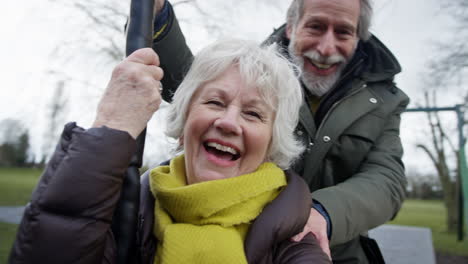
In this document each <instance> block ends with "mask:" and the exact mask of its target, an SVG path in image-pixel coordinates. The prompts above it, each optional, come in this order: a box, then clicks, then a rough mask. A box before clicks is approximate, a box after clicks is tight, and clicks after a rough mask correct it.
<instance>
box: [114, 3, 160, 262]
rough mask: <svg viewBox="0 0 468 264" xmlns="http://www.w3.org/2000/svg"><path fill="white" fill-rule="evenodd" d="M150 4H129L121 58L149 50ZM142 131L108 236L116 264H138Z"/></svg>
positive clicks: (143, 145) (143, 140) (151, 10)
mask: <svg viewBox="0 0 468 264" xmlns="http://www.w3.org/2000/svg"><path fill="white" fill-rule="evenodd" d="M153 8H154V0H132V2H131V5H130V18H129V20H128V23H127V38H126V48H125V55H126V56H129V55H130V54H132V53H133V52H134V51H135V50H138V49H141V48H146V47H151V43H152V39H153ZM145 138H146V128H145V129H144V130H143V131H142V132H141V134H140V135H139V136H138V137H137V149H136V152H135V153H134V154H133V156H132V159H131V161H130V164H129V167H128V169H127V172H126V173H125V177H124V180H123V184H122V190H121V194H120V200H119V202H118V203H117V207H116V209H115V212H114V217H113V220H112V232H113V234H114V237H115V241H116V244H117V263H118V264H128V263H139V254H138V250H137V243H136V241H137V237H136V234H137V228H138V208H139V204H140V171H139V168H141V165H142V163H143V150H144V147H145Z"/></svg>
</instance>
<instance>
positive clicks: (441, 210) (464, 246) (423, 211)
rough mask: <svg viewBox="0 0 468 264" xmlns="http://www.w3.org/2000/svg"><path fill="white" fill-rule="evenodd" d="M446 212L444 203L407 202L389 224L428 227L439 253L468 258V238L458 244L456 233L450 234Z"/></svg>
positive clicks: (431, 201)
mask: <svg viewBox="0 0 468 264" xmlns="http://www.w3.org/2000/svg"><path fill="white" fill-rule="evenodd" d="M445 216H446V210H445V207H444V204H443V203H442V201H433V200H430V201H426V200H406V201H405V202H404V203H403V207H402V209H401V211H400V213H399V214H398V216H397V217H396V219H395V220H393V221H391V222H389V224H395V225H405V226H419V227H428V228H430V229H431V231H432V241H433V244H434V248H435V250H436V251H437V252H441V253H446V254H451V255H459V256H468V237H466V236H465V241H463V242H458V241H457V237H456V234H455V233H448V232H447V228H446V225H445Z"/></svg>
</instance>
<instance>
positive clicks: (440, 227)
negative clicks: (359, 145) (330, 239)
mask: <svg viewBox="0 0 468 264" xmlns="http://www.w3.org/2000/svg"><path fill="white" fill-rule="evenodd" d="M41 172H42V170H40V169H19V168H14V169H13V168H9V169H5V168H0V206H24V205H25V204H26V203H27V202H28V201H29V199H30V197H31V193H32V190H33V189H34V187H35V186H36V184H37V181H38V180H39V177H40V174H41ZM389 224H395V225H405V226H422V227H428V228H430V229H431V230H432V239H433V242H434V248H435V250H437V251H438V252H442V253H447V254H453V255H462V256H468V237H467V238H466V239H465V241H464V242H462V243H460V242H457V239H456V235H455V234H449V233H447V232H446V227H445V207H444V205H443V203H442V202H441V201H420V200H407V201H405V203H404V204H403V208H402V209H401V211H400V213H399V214H398V216H397V218H396V219H395V220H394V221H391V222H390V223H389ZM16 228H17V225H13V224H5V223H0V263H6V260H7V256H8V254H9V251H10V249H11V245H12V243H13V240H14V237H15V232H16Z"/></svg>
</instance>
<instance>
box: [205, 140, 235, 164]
mask: <svg viewBox="0 0 468 264" xmlns="http://www.w3.org/2000/svg"><path fill="white" fill-rule="evenodd" d="M203 146H204V147H205V150H206V151H207V152H208V153H210V154H212V155H215V156H216V157H217V158H219V159H221V160H229V161H235V160H238V159H239V158H240V154H239V151H238V150H236V149H234V148H232V147H228V146H224V145H221V144H219V143H216V142H211V141H210V142H205V143H204V144H203Z"/></svg>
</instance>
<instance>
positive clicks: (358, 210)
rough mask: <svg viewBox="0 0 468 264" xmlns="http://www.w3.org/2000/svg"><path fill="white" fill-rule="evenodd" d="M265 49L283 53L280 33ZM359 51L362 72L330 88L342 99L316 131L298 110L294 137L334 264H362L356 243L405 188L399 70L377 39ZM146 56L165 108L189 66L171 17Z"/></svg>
mask: <svg viewBox="0 0 468 264" xmlns="http://www.w3.org/2000/svg"><path fill="white" fill-rule="evenodd" d="M268 41H269V42H277V43H279V44H280V45H283V46H284V45H286V44H287V43H285V41H287V40H286V39H285V38H284V27H282V28H280V29H278V30H276V31H275V32H274V33H273V35H272V36H270V38H269V40H268ZM360 45H361V46H362V47H361V50H363V51H364V53H365V54H364V56H361V57H362V59H360V60H358V61H355V62H354V63H355V64H356V65H353V66H352V67H351V69H354V67H358V66H359V67H362V69H363V70H361V71H359V74H358V75H356V74H354V75H351V76H347V78H346V79H345V81H339V82H338V84H339V85H338V86H337V87H335V88H334V90H338V89H344V88H342V87H344V86H346V85H347V91H346V93H345V94H344V95H343V96H341V97H340V98H339V99H338V100H335V101H334V103H333V104H332V106H331V107H330V108H329V109H328V111H327V112H326V114H325V115H324V117H323V118H322V119H321V121H320V122H319V126H318V127H317V126H316V121H314V116H313V114H312V113H311V111H310V110H309V107H308V105H307V104H306V103H304V104H303V106H302V108H301V113H300V125H299V127H298V129H297V131H296V132H297V135H298V136H299V137H300V138H301V139H302V141H303V142H304V144H306V145H307V150H306V152H305V153H304V154H303V157H302V159H301V161H300V162H299V164H298V166H297V169H296V171H298V172H299V173H300V174H301V175H302V177H303V178H304V179H305V180H306V182H307V183H308V184H309V187H310V190H311V193H312V197H313V199H315V200H316V201H319V202H320V203H321V204H322V205H323V207H324V208H325V209H326V211H327V212H328V214H329V216H330V219H331V226H332V236H331V239H330V245H331V250H332V258H333V260H334V262H335V263H368V261H367V259H366V257H365V255H364V252H363V250H362V247H361V245H360V242H359V236H360V235H366V234H367V231H368V230H369V229H372V228H374V227H376V226H378V225H381V224H383V223H385V222H386V221H388V220H390V219H391V218H392V217H394V216H395V215H396V213H397V212H398V210H399V209H400V206H401V203H402V202H403V199H404V194H405V187H406V178H405V173H404V166H403V163H402V161H401V158H402V155H403V148H402V145H401V140H400V137H399V134H400V133H399V132H400V114H401V113H402V111H404V110H405V108H406V106H407V104H408V102H409V99H408V97H407V96H406V95H405V94H404V93H403V92H402V91H401V90H400V89H398V88H397V87H395V85H394V83H393V78H394V75H395V74H397V73H399V72H400V70H401V68H400V65H399V64H398V62H397V60H396V59H395V58H394V56H393V55H392V54H391V52H390V51H388V50H387V48H386V47H385V46H384V45H383V44H382V43H381V42H380V41H379V40H378V39H377V38H375V37H372V38H371V39H370V40H369V41H367V42H365V43H360ZM153 48H154V49H155V51H156V52H157V53H158V54H159V56H160V59H161V66H162V68H163V70H164V72H165V76H164V79H163V85H164V89H165V91H164V94H163V95H164V97H165V99H166V100H168V101H170V92H169V91H174V90H175V89H176V87H177V85H178V83H179V82H180V81H181V80H182V78H183V75H184V73H185V70H186V69H187V68H188V65H189V64H190V61H191V60H192V54H191V52H190V50H189V49H188V47H187V45H186V42H185V39H184V36H183V34H182V32H181V31H180V29H179V26H178V23H177V20H176V19H175V18H174V16H173V17H172V19H171V23H170V27H169V31H168V32H167V35H166V36H165V37H164V38H163V39H162V40H158V41H155V43H154V45H153ZM348 70H349V69H348ZM351 72H352V70H351ZM346 74H347V73H346V71H345V73H344V74H343V76H346ZM350 74H351V73H350ZM348 75H349V74H348Z"/></svg>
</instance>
